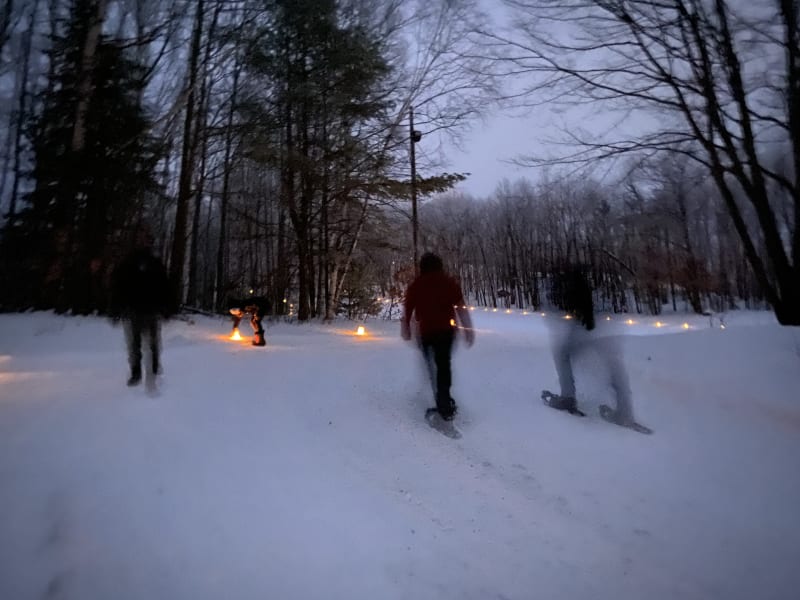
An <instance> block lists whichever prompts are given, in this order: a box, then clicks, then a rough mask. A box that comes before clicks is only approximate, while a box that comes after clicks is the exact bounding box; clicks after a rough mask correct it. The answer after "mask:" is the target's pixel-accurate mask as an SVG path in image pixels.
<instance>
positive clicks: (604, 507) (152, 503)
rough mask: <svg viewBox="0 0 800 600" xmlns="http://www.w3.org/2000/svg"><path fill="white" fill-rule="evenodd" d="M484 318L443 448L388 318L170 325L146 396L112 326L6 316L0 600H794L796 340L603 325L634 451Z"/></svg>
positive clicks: (532, 342)
mask: <svg viewBox="0 0 800 600" xmlns="http://www.w3.org/2000/svg"><path fill="white" fill-rule="evenodd" d="M475 316H476V323H477V326H478V327H479V329H480V331H479V333H478V341H477V343H476V346H475V347H474V348H472V349H470V350H465V349H464V348H458V349H457V352H456V354H455V357H454V376H455V379H454V388H453V393H454V396H455V398H456V399H457V400H458V402H459V404H460V406H461V414H460V416H459V427H460V429H461V430H462V432H463V433H464V437H463V438H462V439H460V440H457V441H454V440H449V439H447V438H445V437H443V436H441V435H440V434H438V433H437V432H435V431H433V430H431V429H430V428H429V427H428V426H427V425H426V424H425V423H424V421H423V419H422V413H423V410H424V408H425V407H426V406H428V405H429V403H430V399H429V398H428V397H427V394H428V393H429V392H428V387H427V382H426V381H425V379H424V376H423V374H422V370H421V367H420V362H419V359H418V356H417V354H416V352H415V350H414V349H413V347H411V346H409V345H407V344H405V343H403V342H402V341H401V340H400V339H399V335H398V331H397V325H396V324H394V323H386V322H380V321H374V322H368V323H367V326H368V329H369V331H370V336H368V338H367V339H360V338H356V337H354V336H352V335H350V329H349V328H347V329H345V327H346V326H347V324H345V325H342V324H340V325H337V326H334V327H324V326H320V325H304V326H291V325H285V324H278V325H273V326H271V327H270V328H269V329H268V330H267V340H268V346H267V347H266V348H260V349H257V348H252V347H250V346H247V345H246V344H236V343H233V342H229V341H226V340H224V339H223V338H224V334H225V333H226V332H227V327H228V325H227V323H226V322H224V321H218V320H214V319H201V320H198V322H197V323H196V324H194V325H188V324H186V323H181V322H177V323H172V324H169V325H168V326H167V328H166V329H165V332H164V340H165V352H164V364H165V369H166V376H165V380H164V382H163V385H162V389H161V393H160V395H159V396H158V397H157V398H149V397H147V396H146V395H145V394H144V392H143V390H142V389H134V390H129V389H127V388H125V387H124V379H125V359H124V353H123V350H122V333H121V331H119V330H114V329H112V328H111V327H110V326H109V325H108V324H107V323H106V322H104V321H102V320H98V319H77V318H72V319H67V318H60V317H55V316H53V315H46V314H30V315H0V598H15V599H16V598H20V599H25V598H81V599H85V598H90V599H91V598H111V597H113V598H123V599H126V598H130V599H136V598H209V599H211V598H220V597H231V598H247V599H249V598H254V599H255V598H264V597H285V598H320V597H326V598H454V599H455V598H475V599H479V598H507V599H511V598H532V597H541V598H579V597H583V598H599V599H605V598H608V599H612V598H613V599H615V600H616V599H620V598H622V599H627V598H630V599H638V598H643V597H648V598H665V599H666V598H698V599H700V598H721V599H722V598H724V599H737V598H742V599H745V598H747V599H749V598H753V597H758V598H774V599H783V598H792V597H794V594H795V593H796V590H797V589H798V585H800V574H798V572H797V569H796V565H797V564H800V520H798V519H797V511H796V507H797V505H798V502H799V501H800V470H798V469H797V468H796V457H797V456H798V455H800V452H799V451H800V403H799V402H798V398H797V390H798V389H800V369H798V366H800V357H798V356H797V355H796V354H795V353H794V351H793V344H794V342H795V339H794V337H793V336H796V333H797V332H791V331H788V330H785V329H781V328H778V327H775V326H773V325H770V324H759V325H752V326H751V325H747V324H745V323H741V324H739V325H737V326H732V327H729V329H728V330H726V331H725V332H721V331H719V330H708V329H701V327H702V325H703V323H702V321H698V323H697V327H698V330H696V331H689V332H681V333H677V334H675V335H654V333H655V331H651V330H647V329H644V327H645V324H642V327H641V328H639V329H636V330H634V328H627V329H626V328H625V327H624V326H622V325H620V324H618V323H610V324H607V328H608V332H609V333H637V334H638V335H630V336H629V337H627V338H626V339H625V346H624V347H625V355H626V362H627V364H628V368H629V374H630V377H631V384H632V388H633V392H634V399H635V402H636V409H637V412H638V415H639V418H640V420H641V421H642V422H643V423H645V424H647V425H650V426H652V427H653V428H654V429H655V431H656V433H655V435H653V436H641V435H639V434H636V433H633V432H630V431H627V430H620V429H618V428H616V427H613V426H611V425H609V424H607V423H605V422H604V421H602V420H601V419H600V418H599V417H598V416H597V410H596V407H597V405H598V404H599V403H601V402H607V401H608V400H609V397H608V393H609V391H608V390H607V389H606V386H605V382H604V380H603V377H602V375H600V374H599V372H600V371H599V369H598V368H597V367H598V366H599V364H600V363H599V362H598V359H597V357H591V356H590V357H587V358H586V359H585V360H582V361H581V362H579V364H578V365H577V372H578V377H579V380H578V389H579V393H581V394H582V395H581V397H580V398H579V401H580V402H581V403H582V406H584V407H586V408H587V412H589V416H588V417H587V418H585V419H578V418H575V417H571V416H569V415H565V414H563V413H559V412H557V411H552V410H550V409H547V408H545V407H543V406H542V404H541V401H540V400H539V392H540V391H541V389H542V388H548V387H549V388H551V389H554V388H555V387H556V375H555V371H554V369H553V366H552V359H551V358H550V354H549V341H548V336H547V330H546V328H545V327H544V325H543V323H544V322H545V320H546V319H538V320H537V318H535V317H533V316H527V317H523V316H521V315H515V316H510V315H502V314H497V315H495V314H485V313H477V314H476V315H475ZM672 325H674V326H673V327H672V329H671V331H680V328H679V324H672ZM658 333H663V331H660V330H659V331H658ZM587 372H589V373H590V374H589V375H584V376H582V374H583V373H587Z"/></svg>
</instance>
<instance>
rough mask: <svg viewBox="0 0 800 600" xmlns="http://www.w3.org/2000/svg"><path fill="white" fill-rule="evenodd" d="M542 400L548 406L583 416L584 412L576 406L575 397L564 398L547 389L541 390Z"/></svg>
mask: <svg viewBox="0 0 800 600" xmlns="http://www.w3.org/2000/svg"><path fill="white" fill-rule="evenodd" d="M542 402H544V403H545V405H546V406H549V407H550V408H555V409H556V410H563V411H566V412H568V413H569V414H571V415H575V416H576V417H585V416H586V413H585V412H583V411H582V410H580V409H579V408H578V403H577V402H576V401H575V398H564V397H563V396H559V395H558V394H554V393H553V392H551V391H549V390H543V391H542Z"/></svg>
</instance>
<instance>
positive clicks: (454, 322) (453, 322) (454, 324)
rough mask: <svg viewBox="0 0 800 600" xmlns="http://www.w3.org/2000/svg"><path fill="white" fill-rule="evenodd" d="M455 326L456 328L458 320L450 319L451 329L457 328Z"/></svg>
mask: <svg viewBox="0 0 800 600" xmlns="http://www.w3.org/2000/svg"><path fill="white" fill-rule="evenodd" d="M455 326H456V320H455V319H450V327H455Z"/></svg>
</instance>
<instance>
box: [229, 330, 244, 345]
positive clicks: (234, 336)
mask: <svg viewBox="0 0 800 600" xmlns="http://www.w3.org/2000/svg"><path fill="white" fill-rule="evenodd" d="M231 339H232V340H234V341H236V342H238V341H239V340H241V339H242V336H241V334H240V333H239V328H238V327H237V328H236V329H234V330H233V333H232V334H231Z"/></svg>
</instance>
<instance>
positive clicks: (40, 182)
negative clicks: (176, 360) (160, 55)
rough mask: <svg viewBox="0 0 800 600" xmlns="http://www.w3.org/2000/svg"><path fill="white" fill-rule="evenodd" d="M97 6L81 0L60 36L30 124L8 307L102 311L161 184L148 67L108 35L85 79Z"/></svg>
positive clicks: (9, 228) (10, 240)
mask: <svg viewBox="0 0 800 600" xmlns="http://www.w3.org/2000/svg"><path fill="white" fill-rule="evenodd" d="M94 11H96V6H95V3H94V2H92V0H75V2H74V4H73V6H72V11H71V15H70V18H69V21H68V22H67V23H65V24H64V27H63V31H62V33H61V34H60V35H57V36H55V37H54V39H53V40H52V47H51V50H50V52H49V59H50V60H51V61H52V69H51V72H52V73H53V77H54V81H52V82H50V85H48V86H47V89H46V91H45V92H44V93H43V94H42V95H41V98H40V102H39V106H40V107H41V110H40V111H39V113H38V114H37V115H36V116H35V118H34V122H33V123H31V126H30V128H29V135H30V137H31V139H32V141H33V150H34V157H35V163H34V167H33V170H32V172H31V173H30V175H31V178H32V180H33V183H34V188H33V190H32V191H31V192H30V193H29V194H28V195H27V197H25V199H24V200H25V204H24V207H23V209H22V210H21V211H20V212H19V213H18V215H17V216H16V217H15V218H14V219H12V220H10V221H9V223H7V225H6V230H5V231H4V232H3V240H2V244H3V247H4V249H3V255H4V258H5V259H7V262H6V264H5V265H4V268H3V275H2V279H5V281H4V282H3V283H4V285H3V286H2V288H3V289H4V296H5V297H4V298H2V299H0V306H2V307H3V308H6V309H8V308H17V309H19V308H26V307H31V306H33V307H36V308H56V309H57V310H59V311H66V310H71V311H72V312H75V313H79V314H86V313H88V312H91V311H93V310H103V308H104V305H105V300H106V296H107V294H106V284H107V276H108V273H109V271H110V269H111V268H112V267H113V262H114V261H115V260H117V259H118V254H119V252H118V248H119V246H120V245H121V244H122V243H124V241H125V240H124V237H125V232H126V231H130V229H131V226H132V225H134V224H135V222H136V220H137V218H138V217H139V215H141V214H142V210H141V209H142V206H143V203H144V201H145V200H146V199H147V197H148V196H149V195H154V194H157V193H158V192H159V189H158V186H157V185H156V183H155V179H154V169H155V166H156V163H157V161H158V148H157V146H156V144H155V143H154V141H153V140H152V139H151V138H150V136H149V135H148V130H149V127H150V123H149V121H148V119H147V117H146V115H145V112H144V109H143V107H142V100H141V98H142V90H143V86H144V83H145V82H144V69H143V68H142V67H141V66H140V65H138V64H136V63H135V61H134V60H132V58H131V57H130V56H129V51H128V50H126V49H125V48H123V47H122V46H121V45H120V44H117V43H115V42H114V41H113V40H112V39H109V38H107V37H105V36H100V38H99V41H98V42H97V45H96V47H95V48H94V53H93V60H92V61H91V70H90V73H89V74H88V75H89V76H90V85H89V86H86V84H85V83H86V80H85V79H84V78H85V77H86V76H87V73H86V69H85V67H86V60H85V56H84V54H85V46H86V39H87V36H88V35H90V29H91V27H92V25H93V21H92V17H93V12H94ZM94 24H95V25H96V23H94ZM87 87H88V98H87V97H86V93H87ZM81 103H83V104H84V106H85V115H81V116H83V117H84V118H83V119H82V123H81V124H80V125H79V124H78V123H77V121H78V120H79V119H78V117H77V116H76V115H77V114H78V110H79V104H81ZM81 109H83V107H81ZM78 126H80V127H81V131H80V135H81V139H80V143H78V144H76V143H75V139H76V127H78Z"/></svg>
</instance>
